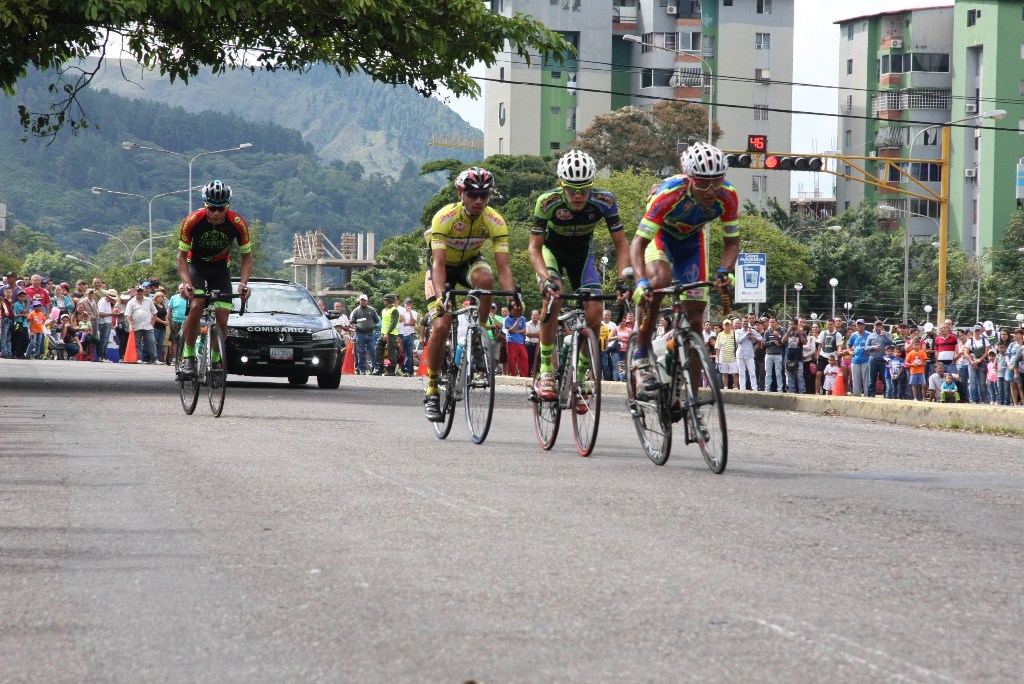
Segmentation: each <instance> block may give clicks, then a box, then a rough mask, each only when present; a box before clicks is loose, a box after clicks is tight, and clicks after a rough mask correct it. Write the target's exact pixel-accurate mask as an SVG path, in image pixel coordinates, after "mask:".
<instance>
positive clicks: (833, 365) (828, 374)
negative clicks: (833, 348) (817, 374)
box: [821, 356, 843, 395]
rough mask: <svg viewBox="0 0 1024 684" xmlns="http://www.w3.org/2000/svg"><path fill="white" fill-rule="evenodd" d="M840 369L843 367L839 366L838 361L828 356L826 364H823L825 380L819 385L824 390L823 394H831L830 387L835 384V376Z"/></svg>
mask: <svg viewBox="0 0 1024 684" xmlns="http://www.w3.org/2000/svg"><path fill="white" fill-rule="evenodd" d="M842 370H843V369H842V368H840V367H839V361H838V360H837V359H836V357H835V356H830V357H829V359H828V365H827V366H825V382H823V383H822V385H821V388H822V389H823V390H825V394H828V395H831V394H832V389H833V388H834V387H835V386H836V376H837V375H839V374H840V373H841V372H842Z"/></svg>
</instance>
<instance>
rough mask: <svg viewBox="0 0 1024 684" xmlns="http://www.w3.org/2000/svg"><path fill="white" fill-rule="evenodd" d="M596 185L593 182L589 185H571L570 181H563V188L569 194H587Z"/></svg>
mask: <svg viewBox="0 0 1024 684" xmlns="http://www.w3.org/2000/svg"><path fill="white" fill-rule="evenodd" d="M593 187H594V185H593V184H589V185H569V184H568V183H562V189H563V190H565V192H566V194H568V195H586V194H587V193H589V192H590V190H591V189H592V188H593Z"/></svg>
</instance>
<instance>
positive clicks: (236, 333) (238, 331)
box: [228, 327, 250, 340]
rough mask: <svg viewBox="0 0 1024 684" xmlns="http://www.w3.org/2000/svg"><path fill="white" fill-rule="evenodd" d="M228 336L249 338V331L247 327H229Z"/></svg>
mask: <svg viewBox="0 0 1024 684" xmlns="http://www.w3.org/2000/svg"><path fill="white" fill-rule="evenodd" d="M228 337H237V338H239V339H242V340H247V339H249V337H250V335H249V331H248V330H246V329H245V328H231V327H229V328H228Z"/></svg>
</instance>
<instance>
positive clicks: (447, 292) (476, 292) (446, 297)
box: [441, 284, 523, 307]
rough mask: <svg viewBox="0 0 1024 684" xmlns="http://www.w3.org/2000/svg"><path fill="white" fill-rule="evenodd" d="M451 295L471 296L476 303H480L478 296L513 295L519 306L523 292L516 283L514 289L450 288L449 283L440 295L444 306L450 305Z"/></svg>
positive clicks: (521, 303) (521, 302)
mask: <svg viewBox="0 0 1024 684" xmlns="http://www.w3.org/2000/svg"><path fill="white" fill-rule="evenodd" d="M452 297H473V298H474V299H476V300H477V305H479V304H480V302H479V300H480V297H515V298H516V302H518V304H519V306H522V305H523V294H522V291H521V289H520V287H519V286H518V285H516V287H515V289H514V290H482V289H480V288H473V289H470V290H455V289H452V287H451V285H449V284H445V286H444V294H443V295H441V298H442V299H441V301H442V302H444V305H445V307H448V306H450V305H451V303H452V302H451V300H452Z"/></svg>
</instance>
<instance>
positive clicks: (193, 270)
mask: <svg viewBox="0 0 1024 684" xmlns="http://www.w3.org/2000/svg"><path fill="white" fill-rule="evenodd" d="M188 277H189V280H191V281H192V289H193V290H194V291H195V293H196V294H205V293H207V292H212V291H213V290H219V291H220V292H221V293H222V295H223V296H222V297H221V299H222V301H223V300H225V299H226V300H228V301H230V299H231V297H230V295H231V270H230V269H229V268H228V265H227V264H226V263H223V262H218V263H205V262H200V263H196V262H194V261H192V262H189V265H188ZM228 306H230V304H229V305H228Z"/></svg>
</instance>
